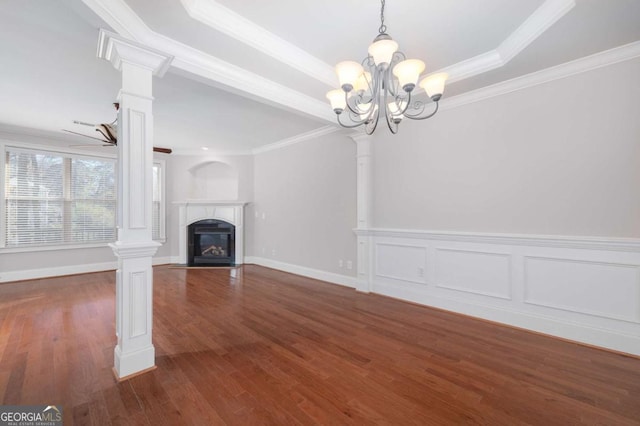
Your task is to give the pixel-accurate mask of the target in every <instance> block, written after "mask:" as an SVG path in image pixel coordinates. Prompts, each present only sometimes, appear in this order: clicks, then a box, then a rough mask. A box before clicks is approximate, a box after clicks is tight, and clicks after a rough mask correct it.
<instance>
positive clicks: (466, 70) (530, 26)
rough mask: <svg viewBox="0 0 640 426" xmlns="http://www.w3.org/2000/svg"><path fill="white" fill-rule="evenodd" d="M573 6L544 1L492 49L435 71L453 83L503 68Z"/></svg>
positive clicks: (569, 1) (570, 1)
mask: <svg viewBox="0 0 640 426" xmlns="http://www.w3.org/2000/svg"><path fill="white" fill-rule="evenodd" d="M575 5H576V2H575V0H546V1H545V2H544V3H542V4H541V5H540V7H538V8H537V9H536V10H535V11H534V12H533V13H532V14H531V15H530V16H529V17H528V18H527V19H526V20H525V21H524V22H523V23H522V24H521V25H520V26H519V27H518V28H517V29H516V30H515V31H514V32H512V33H511V34H510V35H509V37H507V38H506V39H505V40H504V41H503V42H502V43H500V45H499V46H498V47H496V48H495V49H493V50H490V51H488V52H485V53H482V54H480V55H478V56H474V57H473V58H470V59H467V60H464V61H461V62H458V63H456V64H453V65H451V66H448V67H446V68H443V69H440V70H438V71H436V72H446V73H447V74H449V78H448V79H447V82H448V83H455V82H456V81H461V80H464V79H466V78H469V77H474V76H476V75H479V74H482V73H485V72H487V71H491V70H494V69H496V68H500V67H503V66H505V65H506V64H507V63H509V61H510V60H511V59H513V58H514V57H515V56H516V55H518V54H519V53H520V52H522V51H523V50H524V49H525V48H526V47H527V46H529V45H530V44H531V43H532V42H533V41H534V40H535V39H536V38H538V37H539V36H540V35H541V34H542V33H544V32H545V31H546V30H547V29H549V28H550V27H551V25H553V24H554V23H556V22H557V21H558V20H559V19H560V18H562V17H563V16H564V15H566V14H567V13H568V12H569V11H570V10H571V9H573V8H574V6H575Z"/></svg>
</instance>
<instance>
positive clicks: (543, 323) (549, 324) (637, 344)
mask: <svg viewBox="0 0 640 426" xmlns="http://www.w3.org/2000/svg"><path fill="white" fill-rule="evenodd" d="M373 292H374V293H376V294H380V295H383V296H388V297H392V298H394V299H399V300H405V301H407V302H412V303H418V304H420V305H425V306H429V307H434V308H438V309H443V310H446V311H449V312H455V313H458V314H462V315H468V316H471V317H475V318H481V319H485V320H488V321H493V322H496V323H501V324H505V325H509V326H513V327H518V328H522V329H525V330H530V331H534V332H538V333H542V334H545V335H549V336H554V337H559V338H562V339H567V340H570V341H574V342H577V343H584V344H587V345H590V346H598V347H602V348H608V349H612V350H615V351H619V352H624V353H628V354H633V355H636V356H640V340H639V339H638V336H636V335H632V334H626V333H620V332H617V331H614V330H610V329H602V328H598V327H593V326H588V325H585V324H579V323H575V322H568V321H563V320H561V319H558V318H553V317H547V316H544V315H540V314H536V313H527V312H522V311H517V310H514V309H509V308H501V307H496V306H489V305H483V304H480V303H471V302H468V301H463V300H459V299H450V298H446V297H440V296H433V295H427V294H424V293H422V292H420V291H413V292H412V291H407V289H406V288H401V287H398V286H395V285H393V284H389V283H376V284H375V285H374V291H373Z"/></svg>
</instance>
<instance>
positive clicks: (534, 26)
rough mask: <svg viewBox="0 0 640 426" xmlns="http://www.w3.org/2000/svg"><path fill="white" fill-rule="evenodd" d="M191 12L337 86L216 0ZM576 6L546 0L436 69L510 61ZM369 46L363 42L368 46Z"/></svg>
mask: <svg viewBox="0 0 640 426" xmlns="http://www.w3.org/2000/svg"><path fill="white" fill-rule="evenodd" d="M181 2H182V5H183V6H184V8H185V10H186V11H187V14H188V15H189V16H190V17H191V18H193V19H195V20H197V21H200V22H202V23H203V24H205V25H207V26H209V27H211V28H213V29H215V30H217V31H220V32H222V33H224V34H226V35H228V36H230V37H233V38H234V39H236V40H238V41H240V42H242V43H244V44H246V45H248V46H250V47H252V48H254V49H256V50H258V51H259V52H262V53H265V54H267V55H269V56H271V57H272V58H274V59H276V60H278V61H280V62H282V63H283V64H285V65H288V66H290V67H292V68H294V69H297V70H298V71H301V72H303V73H304V74H306V75H308V76H309V77H312V78H314V79H316V80H318V81H320V82H322V83H325V84H326V85H327V86H329V87H337V86H338V84H337V80H336V76H335V73H334V72H333V67H331V66H330V65H329V64H327V63H326V62H324V61H322V60H320V59H318V58H316V57H315V56H313V55H311V54H309V53H307V52H306V51H304V50H302V49H300V48H299V47H297V46H295V45H293V44H291V43H289V42H288V41H286V40H283V39H282V38H280V37H278V36H276V35H275V34H273V33H271V32H269V31H267V30H266V29H264V28H263V27H261V26H260V25H258V24H256V23H254V22H252V21H250V20H248V19H246V18H245V17H243V16H241V15H239V14H237V13H235V12H233V11H232V10H230V9H228V8H226V7H224V6H223V5H221V4H219V3H217V2H216V1H214V0H181ZM574 6H575V0H546V1H545V2H544V3H543V4H542V5H540V7H538V8H537V9H536V10H535V11H534V12H533V13H532V14H531V15H530V16H529V17H528V18H527V19H526V20H525V21H524V22H523V23H522V24H521V25H520V26H519V27H518V28H517V29H516V30H515V31H514V32H513V33H511V34H510V35H509V36H508V37H507V38H506V39H505V40H504V41H503V42H502V43H500V45H499V46H497V47H496V48H495V49H492V50H490V51H488V52H485V53H483V54H480V55H478V56H475V57H473V58H469V59H467V60H464V61H461V62H458V63H457V64H453V65H451V66H449V67H446V68H444V69H441V70H438V71H436V72H447V73H448V74H449V82H451V83H452V82H455V81H460V80H463V79H465V78H469V77H473V76H476V75H478V74H482V73H484V72H487V71H490V70H492V69H495V68H499V67H502V66H504V65H506V64H507V63H508V62H509V61H510V60H511V59H513V58H514V57H515V56H516V55H518V54H519V53H520V52H522V51H523V50H524V49H525V48H526V47H527V46H528V45H529V44H531V43H532V42H533V41H534V40H535V39H536V38H538V37H539V36H540V35H541V34H543V33H544V32H545V31H546V30H547V29H549V27H551V25H553V24H554V23H555V22H557V21H558V20H559V19H560V18H562V17H563V16H564V15H565V14H567V13H568V12H569V11H570V10H571V9H573V7H574ZM364 47H365V46H363V48H364Z"/></svg>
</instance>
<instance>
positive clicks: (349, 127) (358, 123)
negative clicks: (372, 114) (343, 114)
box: [337, 115, 365, 129]
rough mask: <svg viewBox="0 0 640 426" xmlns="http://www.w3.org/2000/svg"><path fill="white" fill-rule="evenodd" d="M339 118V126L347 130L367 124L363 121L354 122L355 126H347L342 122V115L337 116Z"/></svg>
mask: <svg viewBox="0 0 640 426" xmlns="http://www.w3.org/2000/svg"><path fill="white" fill-rule="evenodd" d="M337 117H338V124H339V125H341V126H342V127H344V128H347V129H354V128H356V127H360V126H362V125H363V124H365V122H364V121H361V122H355V121H354V122H353V123H354V124H345V123H343V122H342V120H340V115H337Z"/></svg>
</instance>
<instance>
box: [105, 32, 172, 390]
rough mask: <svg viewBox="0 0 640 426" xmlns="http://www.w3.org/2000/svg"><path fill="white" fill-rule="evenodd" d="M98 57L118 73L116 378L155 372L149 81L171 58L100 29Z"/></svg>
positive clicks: (153, 249)
mask: <svg viewBox="0 0 640 426" xmlns="http://www.w3.org/2000/svg"><path fill="white" fill-rule="evenodd" d="M98 57H99V58H102V59H105V60H107V61H110V62H111V63H112V64H113V66H114V67H115V68H116V69H117V70H118V71H120V72H121V73H122V88H121V90H120V93H119V94H118V101H119V102H120V110H119V112H118V176H117V179H118V203H117V227H118V236H117V241H116V242H115V243H114V244H111V245H110V246H111V248H112V249H113V252H114V254H115V255H116V257H117V258H118V270H117V272H116V336H117V338H118V342H117V345H116V347H115V350H114V372H115V374H116V377H117V378H118V379H124V378H127V377H128V376H131V375H134V374H137V373H140V372H144V371H147V370H151V369H153V368H155V349H154V347H153V344H152V342H151V332H152V323H153V269H152V267H151V261H152V257H153V255H154V254H155V252H156V250H157V249H158V247H159V246H160V244H159V243H156V242H154V241H153V240H152V238H151V228H152V173H153V172H152V170H153V115H152V102H153V97H152V91H151V86H152V78H153V76H154V75H156V76H162V75H163V74H164V73H165V72H166V70H167V69H168V67H169V64H170V63H171V60H172V59H173V58H172V57H171V56H168V55H166V54H164V53H162V52H159V51H156V50H153V49H149V48H147V47H145V46H142V45H140V44H138V43H135V42H132V41H130V40H126V39H124V38H122V37H120V36H118V35H116V34H114V33H111V32H108V31H104V30H100V35H99V39H98Z"/></svg>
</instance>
